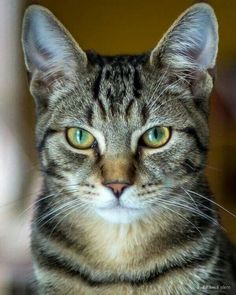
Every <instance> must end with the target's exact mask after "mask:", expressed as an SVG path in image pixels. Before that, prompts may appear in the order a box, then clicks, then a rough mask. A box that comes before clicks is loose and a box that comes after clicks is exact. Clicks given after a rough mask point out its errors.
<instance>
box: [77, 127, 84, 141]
mask: <svg viewBox="0 0 236 295" xmlns="http://www.w3.org/2000/svg"><path fill="white" fill-rule="evenodd" d="M76 137H77V141H79V142H81V141H82V139H83V131H82V130H77V132H76Z"/></svg>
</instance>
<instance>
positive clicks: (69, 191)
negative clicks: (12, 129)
mask: <svg viewBox="0 0 236 295" xmlns="http://www.w3.org/2000/svg"><path fill="white" fill-rule="evenodd" d="M22 43H23V50H24V57H25V63H26V68H27V71H28V76H29V84H30V91H31V94H32V95H33V97H34V98H35V102H36V110H37V126H36V139H37V148H38V151H39V156H40V163H41V170H42V175H43V188H42V194H41V195H40V196H39V198H38V200H37V202H36V205H35V212H34V218H33V224H32V253H33V265H34V273H35V281H36V285H37V286H36V290H37V291H36V292H37V294H41V295H45V294H50V295H52V294H57V295H60V294H67V295H68V294H71V295H72V294H81V295H83V294H86V295H90V294H100V295H108V294H110V295H121V294H122V295H123V294H147V295H149V294H153V295H154V294H155V295H156V294H160V295H162V294H163V295H168V294H174V295H175V294H180V295H184V294H236V288H235V281H236V279H235V265H236V264H235V258H234V254H233V253H234V250H233V246H232V245H231V243H230V242H229V241H228V239H227V237H226V236H225V235H224V233H223V231H222V227H221V225H220V222H219V217H218V213H217V210H216V206H215V205H216V203H215V202H214V198H213V196H212V193H211V191H210V190H209V187H208V184H207V180H206V176H205V172H204V170H205V166H206V161H207V150H208V132H209V130H208V112H209V101H208V97H209V95H210V92H211V90H212V87H213V82H214V67H215V62H216V55H217V46H218V26H217V20H216V17H215V14H214V11H213V9H212V8H211V7H210V6H209V5H207V4H204V3H201V4H195V5H193V6H192V7H190V8H189V9H188V10H186V11H185V12H184V13H183V14H182V15H181V16H180V17H179V18H178V19H177V21H176V22H175V23H174V24H173V25H172V26H171V28H170V29H169V30H168V31H167V33H166V34H165V35H164V37H163V38H162V39H161V41H160V42H159V43H158V45H157V46H156V47H155V48H154V49H153V50H152V51H150V52H148V53H146V54H141V55H136V56H133V55H120V56H100V55H98V54H95V53H93V52H84V51H83V50H82V49H81V48H80V47H79V45H78V44H77V43H76V41H75V40H74V39H73V37H72V36H71V35H70V34H69V32H68V31H67V30H66V29H65V28H64V27H63V26H62V24H61V23H60V22H59V21H58V20H57V19H56V18H55V17H54V16H53V15H52V13H51V12H49V11H48V10H47V9H45V8H43V7H41V6H37V5H33V6H30V7H29V8H28V9H27V10H26V13H25V17H24V22H23V35H22Z"/></svg>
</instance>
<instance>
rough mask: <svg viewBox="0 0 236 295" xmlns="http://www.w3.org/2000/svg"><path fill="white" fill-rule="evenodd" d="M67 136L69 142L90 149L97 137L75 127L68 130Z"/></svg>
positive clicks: (78, 147)
mask: <svg viewBox="0 0 236 295" xmlns="http://www.w3.org/2000/svg"><path fill="white" fill-rule="evenodd" d="M66 138H67V141H68V142H69V144H70V145H71V146H73V147H74V148H76V149H89V148H91V147H92V145H93V144H94V142H95V138H94V136H93V135H92V134H91V133H90V132H88V131H86V130H84V129H81V128H75V127H72V128H68V129H67V130H66Z"/></svg>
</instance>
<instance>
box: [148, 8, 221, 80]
mask: <svg viewBox="0 0 236 295" xmlns="http://www.w3.org/2000/svg"><path fill="white" fill-rule="evenodd" d="M217 50H218V23H217V20H216V17H215V14H214V11H213V9H212V8H211V6H209V5H208V4H205V3H199V4H195V5H193V6H191V7H190V8H189V9H187V10H186V11H185V12H184V13H183V14H182V15H180V17H179V18H178V19H177V20H176V21H175V23H174V24H173V25H172V26H171V27H170V29H169V30H168V31H167V33H166V34H165V35H164V36H163V38H162V39H161V41H160V42H159V43H158V44H157V46H156V47H155V48H154V49H153V51H152V52H151V55H150V64H151V65H155V64H156V63H158V62H159V63H161V64H162V65H163V66H165V67H168V68H169V69H170V70H171V71H172V72H175V73H176V75H178V74H179V73H181V72H185V73H186V72H187V73H191V74H193V75H194V73H199V72H202V71H206V70H208V69H213V68H214V66H215V62H216V56H217Z"/></svg>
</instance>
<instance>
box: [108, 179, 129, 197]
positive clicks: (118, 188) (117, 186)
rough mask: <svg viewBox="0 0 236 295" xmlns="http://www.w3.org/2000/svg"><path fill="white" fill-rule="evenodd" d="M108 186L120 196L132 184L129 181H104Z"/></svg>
mask: <svg viewBox="0 0 236 295" xmlns="http://www.w3.org/2000/svg"><path fill="white" fill-rule="evenodd" d="M104 185H105V186H106V187H108V188H109V189H111V190H112V192H113V194H114V195H115V196H116V197H117V198H119V197H120V196H121V194H122V193H123V191H124V190H125V189H126V188H127V187H129V186H130V184H129V183H127V182H109V183H104Z"/></svg>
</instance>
